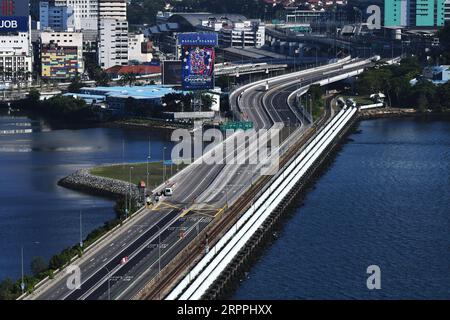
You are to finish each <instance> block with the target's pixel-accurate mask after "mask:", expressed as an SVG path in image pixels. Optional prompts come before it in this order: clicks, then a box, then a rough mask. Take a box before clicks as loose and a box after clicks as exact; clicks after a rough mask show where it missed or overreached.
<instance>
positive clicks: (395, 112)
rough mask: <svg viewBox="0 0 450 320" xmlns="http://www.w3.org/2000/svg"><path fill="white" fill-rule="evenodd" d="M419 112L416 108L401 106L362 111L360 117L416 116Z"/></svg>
mask: <svg viewBox="0 0 450 320" xmlns="http://www.w3.org/2000/svg"><path fill="white" fill-rule="evenodd" d="M418 114H419V113H418V112H417V111H416V110H415V109H409V108H408V109H406V108H405V109H400V108H377V109H368V110H364V111H361V115H360V117H361V118H363V119H373V118H383V117H403V116H415V115H418Z"/></svg>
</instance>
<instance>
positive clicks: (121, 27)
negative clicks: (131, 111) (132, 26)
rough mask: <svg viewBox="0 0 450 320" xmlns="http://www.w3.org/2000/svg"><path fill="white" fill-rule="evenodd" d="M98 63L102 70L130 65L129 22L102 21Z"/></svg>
mask: <svg viewBox="0 0 450 320" xmlns="http://www.w3.org/2000/svg"><path fill="white" fill-rule="evenodd" d="M99 39H100V40H99V43H98V63H99V65H100V67H101V68H102V69H108V68H111V67H114V66H124V65H127V64H128V22H127V21H126V20H114V19H104V20H100V26H99Z"/></svg>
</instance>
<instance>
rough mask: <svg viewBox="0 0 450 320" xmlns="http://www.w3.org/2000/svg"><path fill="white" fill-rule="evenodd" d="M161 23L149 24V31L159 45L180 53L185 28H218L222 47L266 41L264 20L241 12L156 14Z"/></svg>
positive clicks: (192, 30) (260, 43) (256, 45)
mask: <svg viewBox="0 0 450 320" xmlns="http://www.w3.org/2000/svg"><path fill="white" fill-rule="evenodd" d="M157 21H158V22H159V24H158V25H156V26H152V27H150V28H148V30H147V31H146V32H147V33H146V35H148V36H149V37H151V38H152V40H154V41H155V45H156V47H159V49H160V50H161V51H162V52H164V53H166V54H168V55H173V56H174V57H176V56H177V50H176V46H177V41H176V39H177V34H178V33H182V32H216V33H218V35H219V45H220V46H221V47H240V48H243V47H257V48H260V47H262V46H263V45H264V42H265V30H266V27H265V24H264V23H263V22H262V21H261V20H257V19H253V20H252V19H247V18H246V17H245V16H243V15H240V14H213V13H166V12H160V13H159V14H158V16H157Z"/></svg>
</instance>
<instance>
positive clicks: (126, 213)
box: [125, 167, 134, 219]
mask: <svg viewBox="0 0 450 320" xmlns="http://www.w3.org/2000/svg"><path fill="white" fill-rule="evenodd" d="M133 169H134V167H130V177H129V178H130V179H129V181H128V191H129V192H130V205H129V207H128V208H129V210H130V211H131V198H132V196H131V171H132V170H133ZM127 218H128V210H125V219H127Z"/></svg>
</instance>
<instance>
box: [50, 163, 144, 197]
mask: <svg viewBox="0 0 450 320" xmlns="http://www.w3.org/2000/svg"><path fill="white" fill-rule="evenodd" d="M58 185H60V186H62V187H65V188H68V189H72V190H76V191H81V192H84V193H88V194H94V195H98V196H102V197H108V198H114V199H119V198H122V197H125V195H129V194H130V184H129V183H127V182H124V181H120V180H115V179H111V178H104V177H99V176H95V175H93V174H91V172H90V169H81V170H78V171H76V172H75V173H73V174H71V175H69V176H67V177H65V178H63V179H61V180H59V181H58ZM131 194H132V197H133V198H134V199H139V189H138V187H137V186H136V185H134V184H133V185H131Z"/></svg>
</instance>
